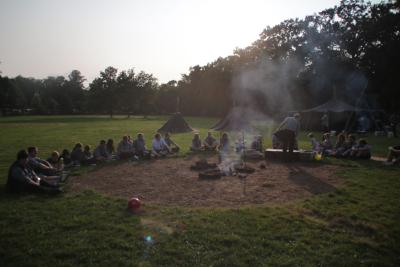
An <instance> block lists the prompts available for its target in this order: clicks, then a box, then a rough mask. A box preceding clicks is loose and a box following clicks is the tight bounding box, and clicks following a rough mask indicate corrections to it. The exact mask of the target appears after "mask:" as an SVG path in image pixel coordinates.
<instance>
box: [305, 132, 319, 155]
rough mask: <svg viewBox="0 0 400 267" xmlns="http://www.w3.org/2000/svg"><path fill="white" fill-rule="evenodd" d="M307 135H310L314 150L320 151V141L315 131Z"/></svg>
mask: <svg viewBox="0 0 400 267" xmlns="http://www.w3.org/2000/svg"><path fill="white" fill-rule="evenodd" d="M307 136H308V138H310V142H311V149H312V151H314V152H319V151H320V147H319V142H318V141H317V139H316V138H315V137H314V134H313V133H309V134H308V135H307Z"/></svg>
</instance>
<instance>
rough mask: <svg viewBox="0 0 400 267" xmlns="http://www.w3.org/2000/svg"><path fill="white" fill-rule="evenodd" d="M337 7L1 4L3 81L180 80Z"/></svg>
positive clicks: (146, 0) (30, 0) (229, 0)
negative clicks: (122, 73)
mask: <svg viewBox="0 0 400 267" xmlns="http://www.w3.org/2000/svg"><path fill="white" fill-rule="evenodd" d="M338 3H339V0H302V1H299V0H283V1H278V0H264V1H262V0H214V1H211V0H210V1H209V0H164V1H163V0H140V1H139V0H114V1H111V0H108V1H100V0H80V1H79V0H68V1H67V0H0V36H1V39H0V61H1V64H0V70H1V71H2V72H3V73H2V75H5V76H10V77H14V76H16V75H19V74H21V75H23V76H29V77H35V78H45V77H47V76H54V75H64V76H66V75H67V74H68V73H69V72H70V71H71V70H73V69H78V70H80V71H81V72H82V74H83V75H84V76H85V77H86V78H87V79H88V80H89V81H91V80H92V79H93V78H94V77H96V76H98V74H99V72H100V71H101V70H104V68H105V67H107V66H114V67H116V68H118V69H119V70H126V69H129V68H135V70H136V71H139V70H144V71H146V72H149V73H153V74H154V75H155V77H157V78H158V79H159V81H160V82H167V81H169V80H172V79H180V76H181V74H182V73H187V72H188V69H189V67H190V66H194V65H197V64H199V65H204V64H206V63H209V62H212V61H213V60H215V59H217V58H218V57H219V56H223V57H224V56H227V55H229V54H232V52H233V50H234V49H235V48H236V47H246V46H248V45H250V44H251V43H252V42H253V41H255V40H256V39H258V36H259V34H260V33H261V31H262V30H263V29H264V28H265V27H266V26H268V25H269V26H273V25H275V24H277V23H279V22H281V21H282V20H284V19H287V18H296V17H298V18H303V17H304V16H306V15H311V14H313V13H316V12H318V11H321V10H323V9H325V8H327V7H332V6H334V5H337V4H338Z"/></svg>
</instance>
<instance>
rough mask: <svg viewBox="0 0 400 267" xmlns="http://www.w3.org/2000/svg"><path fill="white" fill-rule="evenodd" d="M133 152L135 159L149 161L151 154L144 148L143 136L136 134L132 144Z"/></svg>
mask: <svg viewBox="0 0 400 267" xmlns="http://www.w3.org/2000/svg"><path fill="white" fill-rule="evenodd" d="M133 150H134V151H135V156H136V157H138V158H145V159H150V157H151V153H150V151H149V150H148V149H147V148H146V141H145V139H144V134H142V133H138V135H137V138H136V140H135V141H134V142H133Z"/></svg>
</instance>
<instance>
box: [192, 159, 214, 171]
mask: <svg viewBox="0 0 400 267" xmlns="http://www.w3.org/2000/svg"><path fill="white" fill-rule="evenodd" d="M217 168H218V167H217V164H215V163H208V162H207V160H205V159H204V160H199V161H196V162H195V164H194V165H192V166H190V169H191V170H194V171H201V170H208V169H217Z"/></svg>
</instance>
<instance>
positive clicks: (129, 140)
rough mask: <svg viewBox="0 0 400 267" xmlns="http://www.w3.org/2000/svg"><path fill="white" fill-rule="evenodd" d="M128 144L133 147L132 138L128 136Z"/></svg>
mask: <svg viewBox="0 0 400 267" xmlns="http://www.w3.org/2000/svg"><path fill="white" fill-rule="evenodd" d="M128 142H129V143H130V144H131V145H133V140H132V138H131V136H130V135H128Z"/></svg>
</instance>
